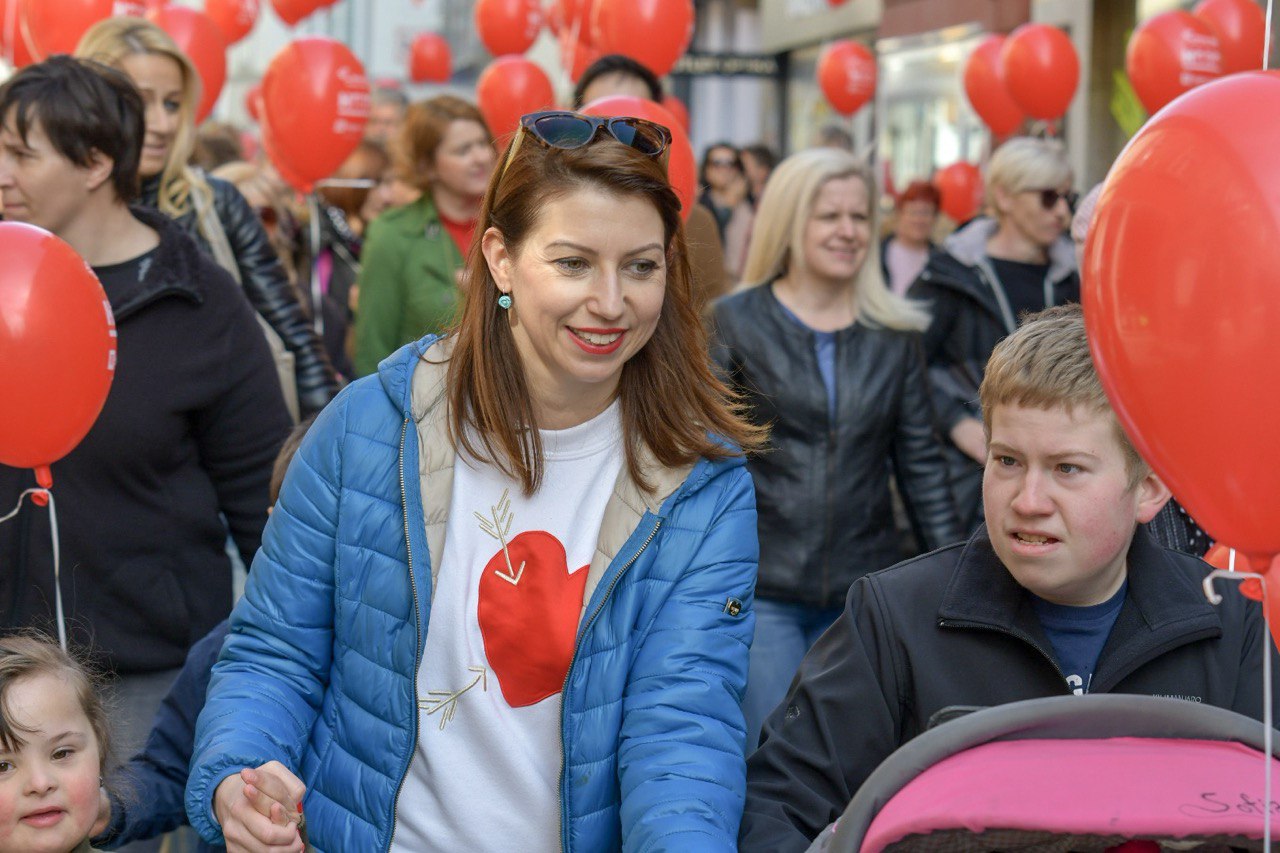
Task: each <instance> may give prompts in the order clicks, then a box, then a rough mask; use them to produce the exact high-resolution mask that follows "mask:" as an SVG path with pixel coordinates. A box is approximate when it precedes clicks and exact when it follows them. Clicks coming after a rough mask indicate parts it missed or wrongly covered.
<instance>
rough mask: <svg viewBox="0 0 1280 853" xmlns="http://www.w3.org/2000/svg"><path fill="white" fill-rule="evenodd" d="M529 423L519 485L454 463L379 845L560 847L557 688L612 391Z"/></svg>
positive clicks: (616, 421)
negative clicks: (403, 764)
mask: <svg viewBox="0 0 1280 853" xmlns="http://www.w3.org/2000/svg"><path fill="white" fill-rule="evenodd" d="M541 435H542V446H543V451H544V454H545V468H544V470H543V479H542V484H541V487H540V488H539V489H538V492H537V493H536V494H535V495H533V496H532V497H525V495H524V494H523V492H522V491H521V489H520V484H519V483H518V482H516V481H515V480H512V479H511V478H509V477H507V476H505V475H503V474H502V473H501V472H500V471H499V470H498V469H497V468H496V467H494V466H492V465H486V464H481V463H478V462H476V461H475V460H474V459H470V458H469V457H464V454H462V453H459V454H458V458H457V461H456V462H455V463H454V467H453V497H452V499H451V501H450V510H449V522H448V524H447V526H446V530H445V540H444V553H443V557H442V559H441V561H440V571H439V574H438V578H437V581H436V585H435V588H434V590H433V595H432V600H431V623H430V625H429V626H428V630H427V637H426V645H425V648H424V649H423V655H422V665H421V666H420V667H419V669H418V707H419V711H418V748H417V750H416V752H415V753H414V756H413V761H412V763H411V764H410V767H409V773H408V775H407V777H406V778H405V781H404V787H403V788H402V789H401V791H400V798H399V801H398V803H397V806H396V831H395V840H394V843H393V844H392V847H391V850H392V853H421V851H427V850H449V851H452V850H466V851H486V850H495V851H497V850H503V851H505V850H512V849H519V850H522V851H531V853H536V851H556V850H559V849H560V819H559V815H560V790H559V781H560V766H561V760H562V744H561V738H560V694H561V690H562V689H563V686H564V681H565V678H566V676H567V675H568V670H569V662H570V659H571V658H572V655H573V649H574V644H575V642H576V639H577V633H578V622H579V618H580V615H581V612H582V604H583V593H584V589H585V585H586V580H587V567H588V566H589V565H590V563H591V557H592V555H593V554H594V553H595V546H596V541H597V539H598V538H599V534H600V524H601V522H602V521H603V518H604V509H605V504H606V502H607V501H608V499H609V496H610V495H611V494H612V492H613V487H614V481H615V480H616V478H617V476H618V472H619V470H620V469H621V467H622V462H623V449H622V421H621V416H620V409H619V404H618V403H617V402H616V401H615V402H614V403H613V404H612V405H611V406H610V407H609V408H608V409H606V410H605V411H604V412H603V413H601V414H600V415H598V416H596V417H595V418H593V419H592V420H590V421H587V422H586V423H584V424H580V425H579V426H576V427H571V428H570V429H566V430H556V431H543V432H542V433H541Z"/></svg>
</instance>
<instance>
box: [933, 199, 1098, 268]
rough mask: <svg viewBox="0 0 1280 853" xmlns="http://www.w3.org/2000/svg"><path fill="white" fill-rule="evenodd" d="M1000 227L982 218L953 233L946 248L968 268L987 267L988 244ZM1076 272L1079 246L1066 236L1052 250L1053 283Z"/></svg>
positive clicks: (1054, 244)
mask: <svg viewBox="0 0 1280 853" xmlns="http://www.w3.org/2000/svg"><path fill="white" fill-rule="evenodd" d="M999 228H1000V225H999V223H998V222H996V220H994V219H992V218H990V217H986V216H983V217H979V218H978V219H975V220H973V221H972V222H970V223H969V224H968V225H966V226H965V227H963V228H961V229H960V230H959V231H956V232H954V233H952V234H951V236H949V237H948V238H947V239H946V240H945V241H943V244H942V248H943V249H944V250H946V252H947V253H948V254H949V255H951V256H952V257H953V258H955V259H956V260H957V261H959V262H960V263H962V264H964V265H965V266H967V267H984V266H985V265H986V263H987V262H988V257H989V256H988V255H987V241H988V240H990V239H991V238H992V237H994V236H995V233H996V231H998V230H999ZM1075 269H1076V255H1075V246H1073V245H1072V243H1071V240H1070V239H1069V238H1068V237H1067V236H1066V235H1062V236H1060V237H1059V238H1058V239H1057V240H1055V241H1054V243H1053V245H1052V246H1050V247H1049V280H1050V281H1052V282H1054V283H1055V284H1056V283H1058V282H1060V281H1062V280H1063V279H1064V278H1066V277H1067V276H1069V275H1071V273H1072V272H1074V271H1075Z"/></svg>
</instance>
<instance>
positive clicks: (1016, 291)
mask: <svg viewBox="0 0 1280 853" xmlns="http://www.w3.org/2000/svg"><path fill="white" fill-rule="evenodd" d="M986 190H987V205H988V207H989V208H990V209H991V211H992V212H993V214H994V218H986V217H984V218H981V219H976V220H974V221H973V222H972V223H970V224H969V225H967V226H965V227H964V228H961V229H960V230H959V231H957V232H955V233H954V234H952V235H951V236H950V237H948V238H947V240H946V241H945V242H944V243H943V245H942V248H941V251H938V252H935V253H934V254H933V256H932V257H930V259H929V262H928V263H927V264H926V265H925V268H924V271H923V272H922V273H921V274H920V278H918V279H917V280H916V282H915V284H913V285H912V286H911V289H910V290H909V291H908V295H910V296H911V297H912V298H914V299H919V300H922V301H924V302H925V303H926V304H927V305H929V306H930V308H931V310H932V314H933V320H932V321H931V322H930V324H929V328H928V329H926V330H925V333H924V347H925V355H926V357H927V358H928V362H929V379H930V384H931V386H932V389H933V403H934V408H935V410H936V412H937V416H938V419H939V426H940V427H941V428H942V431H943V433H944V435H945V437H946V439H947V456H948V463H949V468H950V474H951V484H952V488H953V489H954V490H955V494H956V505H957V506H958V507H959V510H960V513H961V516H962V521H963V522H964V524H965V526H966V527H967V528H972V527H974V526H975V525H976V524H977V523H978V522H979V521H980V518H979V516H980V514H981V505H982V504H981V494H980V492H981V487H982V465H983V463H984V462H985V461H986V458H987V449H986V435H985V433H984V432H983V428H982V413H981V412H980V411H979V410H978V403H977V399H978V386H979V385H981V383H982V376H983V372H984V369H985V367H986V363H987V358H988V357H989V356H990V355H991V351H992V350H993V349H995V346H996V344H997V343H999V342H1000V340H1001V339H1002V338H1004V337H1005V336H1006V335H1008V334H1009V333H1010V332H1012V331H1013V330H1014V329H1016V328H1017V326H1018V322H1019V318H1020V317H1022V316H1023V315H1024V314H1029V313H1034V312H1036V311H1040V310H1043V309H1044V308H1047V307H1049V306H1051V305H1061V304H1063V303H1064V302H1078V301H1079V300H1080V279H1079V276H1078V275H1077V273H1076V256H1075V251H1074V249H1073V248H1072V245H1071V240H1070V239H1069V238H1068V237H1067V236H1066V230H1067V226H1068V225H1069V224H1070V221H1071V215H1072V212H1073V208H1074V207H1075V203H1076V200H1077V196H1076V193H1075V191H1074V190H1073V189H1072V173H1071V166H1070V164H1069V163H1068V162H1067V157H1066V152H1065V151H1064V150H1063V148H1062V145H1061V144H1060V143H1058V142H1056V141H1054V140H1046V139H1032V138H1030V137H1018V138H1015V139H1011V140H1010V141H1008V142H1006V143H1005V144H1004V145H1002V146H1000V148H999V149H998V150H997V151H996V153H995V154H994V155H992V157H991V162H990V163H989V164H988V165H987V171H986Z"/></svg>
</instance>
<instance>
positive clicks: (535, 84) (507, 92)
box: [476, 56, 556, 140]
mask: <svg viewBox="0 0 1280 853" xmlns="http://www.w3.org/2000/svg"><path fill="white" fill-rule="evenodd" d="M555 100H556V94H555V92H554V91H553V90H552V88H551V81H550V80H549V79H547V75H546V73H545V72H543V70H542V69H541V68H539V67H538V66H537V65H535V64H534V63H532V62H530V61H529V60H527V59H525V58H524V57H522V56H500V57H498V58H497V59H495V60H494V61H493V62H490V63H489V65H488V67H486V68H485V69H484V71H481V72H480V77H479V79H478V80H476V101H477V102H478V104H479V107H480V112H481V113H482V114H483V115H484V120H485V123H486V124H488V125H489V132H490V133H492V134H493V136H494V138H495V139H499V140H500V139H501V138H502V137H504V136H507V135H508V134H511V133H514V132H515V131H516V129H517V128H519V126H520V116H522V115H524V114H525V113H532V112H537V111H538V110H545V109H548V108H549V107H551V106H552V105H554V104H555Z"/></svg>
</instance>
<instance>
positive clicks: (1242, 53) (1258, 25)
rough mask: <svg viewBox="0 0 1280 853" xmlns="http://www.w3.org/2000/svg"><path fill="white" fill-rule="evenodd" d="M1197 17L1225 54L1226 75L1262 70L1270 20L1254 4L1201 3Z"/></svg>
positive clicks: (1248, 0) (1237, 0) (1233, 0)
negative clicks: (1215, 38) (1206, 25)
mask: <svg viewBox="0 0 1280 853" xmlns="http://www.w3.org/2000/svg"><path fill="white" fill-rule="evenodd" d="M1192 14H1194V15H1195V16H1196V17H1197V18H1199V19H1200V20H1201V21H1204V22H1205V23H1206V24H1208V25H1209V29H1211V30H1213V34H1214V35H1216V36H1217V37H1218V48H1219V49H1220V50H1221V51H1222V73H1223V74H1235V73H1236V72H1237V71H1253V70H1255V69H1258V68H1261V67H1262V50H1263V44H1264V42H1265V41H1266V35H1267V18H1266V15H1264V14H1263V12H1262V7H1260V6H1259V5H1258V4H1257V3H1254V2H1253V0H1201V2H1199V3H1197V4H1196V7H1195V9H1194V10H1192Z"/></svg>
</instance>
